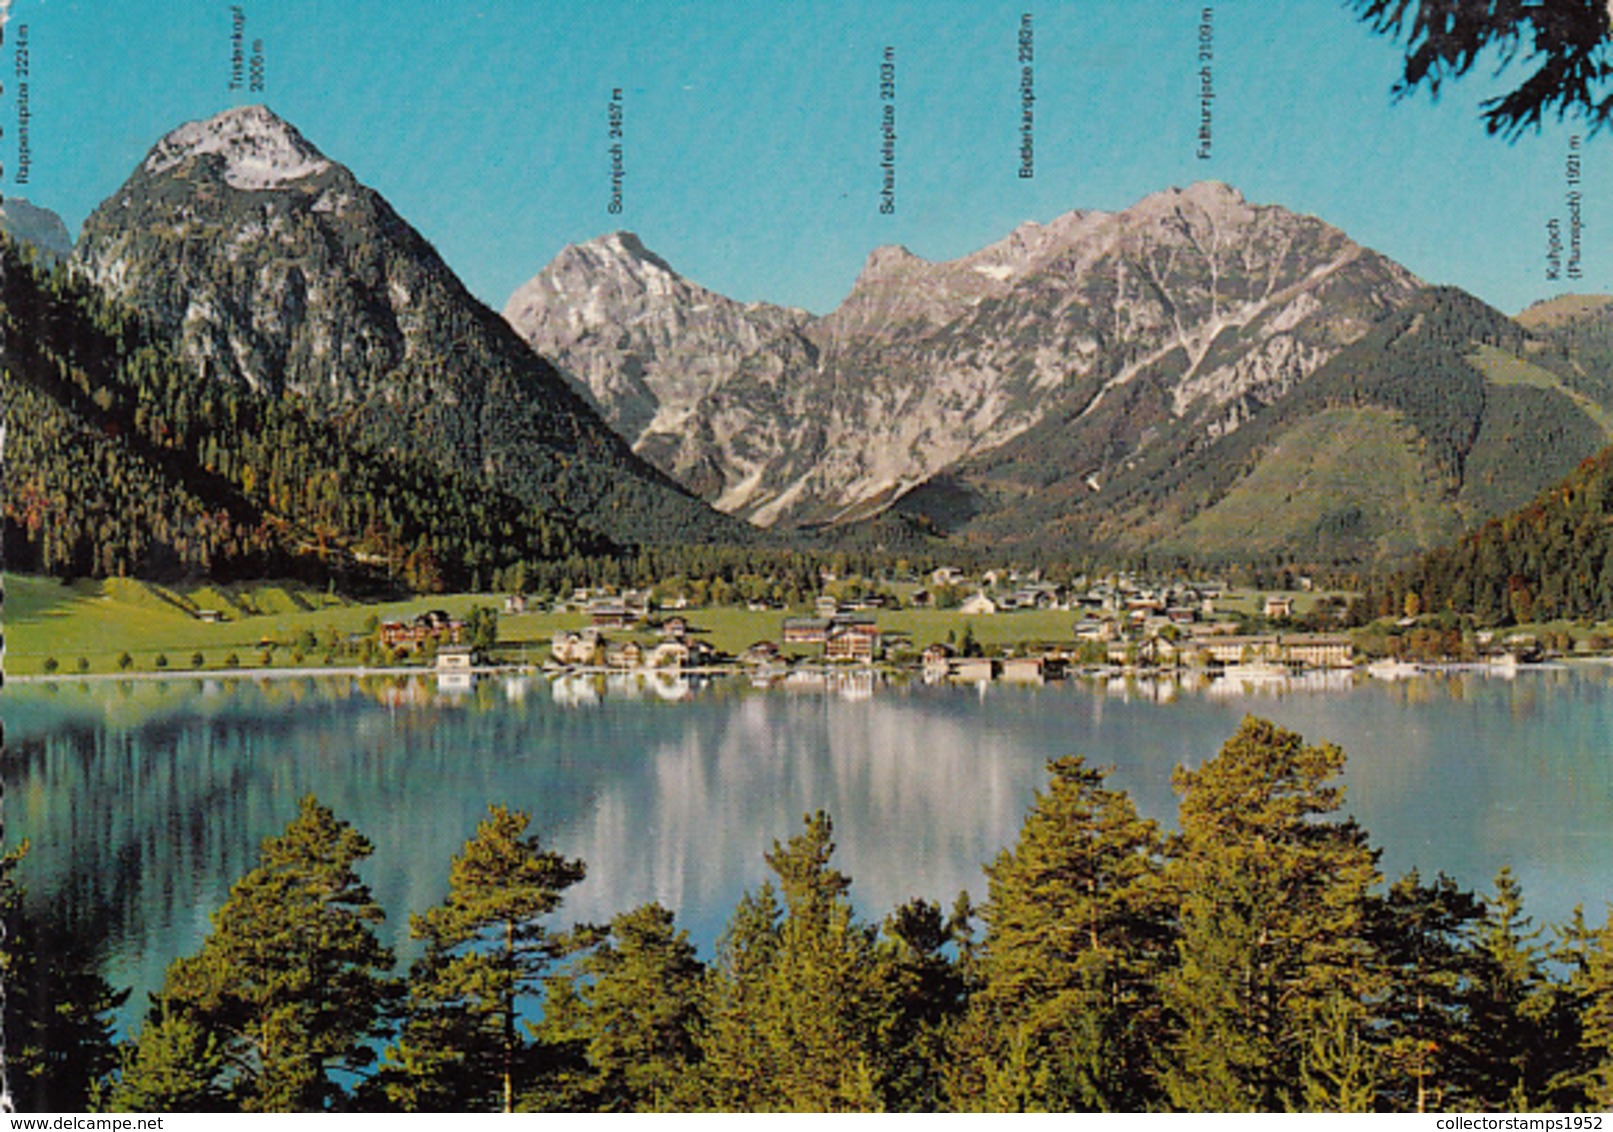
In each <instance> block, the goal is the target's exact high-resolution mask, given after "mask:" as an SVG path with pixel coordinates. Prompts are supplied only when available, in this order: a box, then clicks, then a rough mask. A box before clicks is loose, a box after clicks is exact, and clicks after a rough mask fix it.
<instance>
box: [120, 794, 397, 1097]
mask: <svg viewBox="0 0 1613 1132" xmlns="http://www.w3.org/2000/svg"><path fill="white" fill-rule="evenodd" d="M370 852H371V849H370V843H369V842H368V841H367V840H365V839H364V838H363V837H362V836H360V835H359V834H358V833H357V832H356V831H355V830H354V829H353V828H352V827H351V826H349V825H348V824H347V823H346V822H342V821H338V820H337V818H336V816H335V814H333V813H332V812H331V811H330V810H329V809H327V808H326V807H324V806H322V805H320V804H319V802H318V801H317V800H316V799H315V798H314V797H313V796H312V795H310V796H308V797H306V798H304V799H303V800H302V802H301V804H300V807H299V809H298V814H297V817H296V818H294V819H293V820H292V821H291V823H290V824H289V825H287V826H286V829H285V831H284V832H283V833H281V834H279V835H277V836H274V837H270V838H267V839H265V841H264V842H263V846H262V848H261V850H260V852H259V863H258V866H257V868H255V869H253V870H252V871H251V872H250V873H248V874H247V875H246V876H245V877H243V878H242V879H241V880H239V881H237V882H236V884H235V886H234V887H233V888H232V889H231V890H230V896H229V899H228V900H227V901H225V903H224V905H223V907H221V908H220V909H219V910H218V911H217V912H215V913H214V915H213V931H212V932H211V933H210V934H209V935H208V937H207V939H206V940H204V941H203V943H202V947H201V950H200V951H199V952H198V953H197V954H196V955H194V956H188V957H182V958H180V959H177V960H175V961H174V963H173V964H172V965H171V966H170V967H169V968H168V973H167V977H166V979H165V981H164V983H163V987H162V990H161V991H160V992H159V993H158V994H157V995H156V996H155V1001H154V1006H153V1010H152V1014H151V1016H150V1017H149V1018H148V1019H147V1021H146V1024H145V1025H144V1026H143V1027H142V1029H141V1031H140V1033H139V1034H138V1035H137V1036H136V1039H135V1043H134V1050H133V1052H132V1055H131V1056H129V1057H127V1058H126V1060H125V1063H124V1069H123V1073H122V1075H121V1079H120V1081H119V1082H118V1083H117V1084H116V1086H115V1088H114V1092H113V1095H114V1096H115V1097H123V1098H129V1097H140V1098H143V1099H144V1100H146V1101H148V1102H151V1103H152V1106H153V1107H156V1108H162V1107H166V1105H168V1104H191V1103H196V1102H197V1101H198V1100H199V1099H203V1098H206V1099H211V1098H212V1097H214V1096H218V1095H222V1096H224V1097H225V1098H227V1101H228V1103H229V1104H230V1105H231V1106H233V1107H238V1108H240V1109H243V1110H246V1111H256V1112H302V1111H320V1110H323V1109H327V1108H330V1107H331V1106H332V1105H334V1104H335V1103H337V1102H338V1100H339V1099H340V1098H341V1095H342V1089H341V1086H340V1085H339V1084H338V1078H337V1075H338V1074H343V1073H345V1074H351V1073H355V1072H358V1071H360V1070H362V1069H363V1068H365V1067H366V1066H368V1065H369V1064H370V1063H371V1062H372V1061H373V1060H374V1052H373V1049H372V1046H371V1042H372V1041H373V1040H374V1039H376V1038H378V1037H380V1036H381V1034H382V1033H383V1017H384V1010H385V1007H386V1005H387V1003H388V1001H389V999H390V997H391V994H392V989H393V988H392V984H391V982H390V980H389V979H388V977H387V974H386V973H387V971H388V970H389V969H390V968H391V966H392V954H391V952H390V951H388V950H387V949H386V948H385V947H383V946H382V945H381V943H380V941H379V940H378V939H377V938H376V935H375V925H376V924H378V923H379V922H380V921H381V919H382V912H381V909H380V906H379V905H377V904H376V903H375V901H374V899H372V897H371V896H370V890H369V888H368V886H366V885H365V884H364V883H363V882H362V881H360V880H359V878H358V874H357V872H356V871H355V866H356V865H357V863H358V862H360V861H362V860H364V859H365V858H366V857H368V856H369V855H370ZM209 1051H211V1052H209ZM188 1058H194V1059H195V1061H194V1062H193V1063H192V1065H191V1066H190V1067H187V1066H186V1065H185V1061H186V1059H188ZM214 1065H216V1066H217V1068H218V1073H217V1075H216V1076H212V1077H209V1076H208V1075H207V1073H206V1072H205V1069H206V1067H208V1066H214ZM170 1090H172V1092H171V1093H170V1092H169V1091H170ZM165 1096H166V1097H167V1099H166V1100H164V1098H165ZM159 1102H160V1103H159Z"/></svg>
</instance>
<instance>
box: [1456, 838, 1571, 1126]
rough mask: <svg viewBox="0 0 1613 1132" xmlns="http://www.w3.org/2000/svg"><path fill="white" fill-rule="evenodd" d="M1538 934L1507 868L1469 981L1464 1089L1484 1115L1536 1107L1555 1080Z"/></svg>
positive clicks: (1490, 904) (1550, 1007)
mask: <svg viewBox="0 0 1613 1132" xmlns="http://www.w3.org/2000/svg"><path fill="white" fill-rule="evenodd" d="M1540 935H1541V929H1539V928H1536V927H1534V926H1533V920H1532V918H1531V917H1529V916H1527V915H1526V914H1525V913H1524V910H1523V888H1522V886H1521V885H1520V884H1519V883H1518V881H1517V879H1516V878H1515V877H1514V876H1513V875H1512V870H1511V869H1509V868H1503V869H1502V870H1501V871H1500V872H1499V873H1498V874H1497V875H1496V878H1495V892H1494V894H1493V895H1492V896H1491V897H1490V898H1489V899H1488V900H1487V901H1486V902H1485V909H1484V916H1483V919H1482V920H1481V921H1480V924H1479V928H1478V935H1477V940H1476V946H1475V948H1474V950H1473V953H1472V956H1471V960H1470V968H1469V973H1468V980H1467V984H1468V991H1467V1036H1466V1041H1465V1042H1464V1053H1465V1055H1466V1057H1465V1062H1466V1064H1465V1066H1464V1078H1465V1082H1464V1083H1465V1086H1466V1089H1467V1091H1468V1095H1469V1097H1470V1098H1471V1100H1472V1103H1474V1104H1475V1105H1477V1106H1478V1107H1480V1108H1482V1109H1487V1110H1499V1109H1508V1110H1512V1111H1519V1110H1522V1109H1525V1108H1528V1107H1530V1106H1531V1105H1532V1104H1535V1103H1539V1102H1540V1101H1542V1100H1544V1095H1545V1092H1546V1086H1547V1083H1548V1081H1549V1080H1550V1079H1551V1077H1552V1076H1553V1075H1554V1071H1555V1068H1556V1067H1555V1065H1554V1064H1553V1057H1552V1052H1553V1047H1554V1045H1555V1043H1554V1042H1553V1040H1552V1037H1553V1035H1552V1034H1551V1031H1552V1029H1553V1026H1552V1022H1553V1018H1554V1014H1555V1002H1554V997H1555V996H1554V988H1553V987H1552V986H1551V983H1550V980H1549V979H1548V977H1547V974H1546V971H1545V967H1544V948H1543V947H1542V946H1541V945H1540V944H1539V942H1538V940H1539V938H1540Z"/></svg>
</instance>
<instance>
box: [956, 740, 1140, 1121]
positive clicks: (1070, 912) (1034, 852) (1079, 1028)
mask: <svg viewBox="0 0 1613 1132" xmlns="http://www.w3.org/2000/svg"><path fill="white" fill-rule="evenodd" d="M1048 770H1049V771H1050V773H1051V776H1052V777H1051V781H1050V782H1049V784H1048V787H1047V789H1046V790H1045V791H1040V792H1038V793H1037V796H1036V801H1035V804H1034V805H1033V806H1032V807H1031V811H1030V813H1029V814H1028V815H1027V816H1026V819H1025V824H1024V825H1023V826H1022V827H1021V828H1020V833H1019V840H1018V842H1017V843H1016V844H1015V846H1014V848H1013V849H1012V851H1009V850H1004V851H1003V853H1002V854H1001V855H1000V856H999V857H998V858H997V860H996V861H995V862H994V863H993V864H991V865H988V866H987V868H986V875H987V877H988V878H989V882H990V891H989V898H988V900H987V902H986V905H985V907H984V908H983V910H982V915H983V917H984V919H985V920H986V923H987V934H986V938H985V941H984V943H983V945H982V947H981V951H980V954H979V977H980V979H981V981H982V985H981V987H980V989H979V991H978V992H977V993H976V994H975V995H974V999H973V1003H972V1011H973V1012H974V1013H976V1014H978V1015H980V1016H981V1017H980V1018H978V1019H977V1020H974V1022H973V1024H972V1026H971V1035H970V1042H971V1045H972V1047H973V1048H972V1049H970V1050H969V1051H967V1053H968V1055H971V1056H973V1057H975V1058H977V1059H978V1060H979V1062H980V1065H981V1068H980V1072H979V1073H978V1074H977V1081H978V1086H979V1087H980V1088H982V1089H983V1090H984V1093H985V1095H984V1096H983V1097H979V1098H975V1100H974V1101H973V1102H969V1101H967V1100H966V1098H964V1097H959V1098H957V1099H958V1100H959V1101H960V1102H965V1103H979V1102H981V1101H984V1102H985V1103H986V1104H987V1105H988V1107H992V1108H998V1107H1004V1106H1010V1105H1011V1106H1013V1107H1035V1108H1046V1109H1052V1110H1055V1111H1062V1110H1068V1109H1099V1110H1108V1109H1128V1110H1134V1109H1138V1108H1141V1107H1143V1106H1145V1105H1146V1104H1147V1103H1148V1102H1149V1101H1150V1100H1151V1099H1152V1098H1153V1096H1154V1095H1155V1093H1156V1086H1155V1084H1154V1081H1153V1075H1152V1072H1151V1070H1152V1060H1153V1045H1154V1043H1155V1042H1156V1041H1157V1040H1158V1038H1159V1022H1160V1011H1159V1002H1158V998H1157V994H1156V991H1155V986H1156V979H1157V976H1158V974H1159V970H1160V968H1161V966H1162V965H1163V962H1164V959H1165V949H1166V946H1167V944H1168V940H1169V934H1168V929H1167V925H1166V917H1165V915H1164V913H1163V911H1162V910H1161V908H1160V904H1159V898H1158V888H1157V880H1158V872H1159V856H1158V854H1159V850H1160V839H1159V832H1158V827H1157V826H1156V825H1155V823H1154V822H1152V821H1148V820H1145V819H1143V818H1141V817H1139V816H1138V814H1137V810H1136V807H1135V806H1133V805H1132V802H1131V799H1130V798H1129V797H1128V796H1127V795H1126V794H1125V793H1124V792H1122V791H1116V790H1111V789H1109V788H1107V787H1106V786H1105V785H1104V778H1105V772H1104V771H1102V770H1098V769H1096V768H1093V767H1089V766H1087V765H1086V763H1085V761H1084V760H1082V759H1080V758H1063V759H1057V760H1055V761H1053V762H1050V763H1049V764H1048ZM1005 1073H1006V1074H1008V1075H1010V1076H1013V1077H1015V1078H1016V1079H1020V1078H1022V1079H1023V1085H1022V1086H1010V1085H1008V1084H1007V1083H1005V1082H1004V1081H1002V1080H998V1078H999V1077H1001V1076H1002V1075H1003V1074H1005Z"/></svg>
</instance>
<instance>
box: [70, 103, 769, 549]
mask: <svg viewBox="0 0 1613 1132" xmlns="http://www.w3.org/2000/svg"><path fill="white" fill-rule="evenodd" d="M73 262H74V264H75V266H76V267H77V268H78V270H79V271H80V272H81V273H82V274H83V275H84V276H86V277H88V278H89V279H90V280H91V281H93V282H94V283H95V284H97V285H98V286H99V287H101V288H102V289H103V290H104V291H105V292H106V293H108V294H109V295H110V296H111V297H112V298H113V299H115V300H119V301H121V302H123V303H126V304H128V305H129V306H131V307H133V308H134V309H135V310H137V311H138V312H139V313H141V314H142V315H143V316H145V317H146V318H147V319H148V320H149V321H150V322H151V323H152V324H153V326H154V327H155V328H156V329H157V330H158V331H159V332H160V333H161V334H162V335H164V337H165V338H167V339H168V340H169V341H171V342H172V344H173V347H174V349H175V351H176V353H177V354H178V355H179V356H180V357H181V358H182V359H183V360H185V361H186V362H188V363H189V364H190V366H191V367H192V368H193V369H194V370H195V371H196V372H197V374H198V375H199V376H200V377H201V378H202V379H203V380H204V381H221V382H228V383H232V384H235V385H242V386H246V387H247V388H249V389H251V390H253V391H256V392H260V393H263V394H266V395H269V396H272V397H280V396H284V395H291V396H295V397H298V398H302V399H305V400H306V401H309V402H312V403H314V404H315V405H317V406H318V407H319V408H320V410H321V411H322V412H325V413H328V414H329V415H330V416H331V417H332V418H333V419H335V420H337V421H338V422H340V423H341V425H342V427H343V430H344V433H345V434H346V435H347V436H348V437H349V438H350V439H351V440H352V441H353V442H354V443H359V444H363V445H365V446H367V447H369V448H371V449H375V450H381V451H388V450H390V451H395V452H400V453H422V454H425V455H427V456H429V457H431V458H433V459H436V460H437V461H439V462H440V463H441V464H442V465H443V466H445V467H446V468H448V469H450V470H452V471H453V472H455V473H456V474H466V475H472V476H480V477H484V478H486V479H487V480H488V481H489V482H492V483H494V484H496V485H497V487H498V488H499V489H500V490H504V491H510V492H513V493H514V494H516V495H518V496H520V497H522V498H525V499H527V500H529V501H531V502H533V503H536V504H538V505H540V506H542V507H544V508H546V509H559V510H562V511H570V512H572V513H575V514H578V515H584V516H591V517H594V518H597V519H598V520H599V525H600V527H601V529H604V530H605V531H606V532H607V533H610V534H613V535H616V536H619V537H622V538H624V539H628V540H636V539H638V538H641V537H645V536H646V535H647V534H650V533H651V532H657V531H658V532H661V533H663V534H665V535H666V536H667V537H703V535H709V534H711V533H712V532H716V531H723V532H729V533H732V532H733V531H734V530H736V529H737V527H736V525H735V524H733V523H732V522H730V521H727V520H724V519H723V518H722V517H721V516H718V515H715V514H713V513H712V512H711V511H710V509H709V508H707V507H705V506H704V505H703V504H701V503H700V502H699V501H698V500H697V499H694V498H693V497H692V496H690V495H689V494H688V493H686V492H685V491H684V490H683V489H682V488H680V487H678V486H677V485H676V484H674V483H673V482H672V481H671V480H669V479H668V478H667V477H665V476H664V475H662V474H661V473H659V472H657V471H656V470H655V469H653V468H652V467H650V466H649V465H647V464H645V463H644V462H643V461H641V460H640V459H639V458H638V457H636V456H634V455H633V453H632V452H631V451H630V450H629V449H628V447H627V446H626V444H624V443H623V442H622V440H621V438H620V437H619V436H617V435H616V434H615V433H614V432H613V431H612V430H611V429H610V428H609V427H608V426H606V425H605V423H604V422H603V421H601V420H600V418H599V416H598V415H597V414H596V413H595V412H594V411H593V409H592V408H590V407H589V406H588V405H587V404H586V403H585V401H584V400H583V399H582V398H581V397H579V396H578V395H577V393H576V391H575V390H574V388H573V387H572V385H571V384H569V383H568V382H566V381H564V380H563V379H562V378H560V377H559V375H558V374H556V373H555V371H554V369H553V368H552V367H551V366H550V365H549V364H548V363H547V362H545V361H544V360H543V359H541V358H539V357H537V356H536V355H534V354H533V353H532V352H531V351H530V350H529V349H528V348H527V347H526V346H525V345H524V344H523V343H522V342H521V341H520V340H519V339H518V338H517V337H516V336H515V334H514V333H513V332H512V331H511V330H510V328H509V326H508V324H506V323H505V322H504V321H503V320H502V319H500V318H499V317H498V316H497V315H496V314H494V313H493V312H492V311H490V310H488V309H487V308H486V307H485V306H483V305H482V304H481V303H480V302H479V301H477V300H476V299H475V298H474V297H472V296H471V295H470V293H469V292H468V291H467V290H466V289H465V287H464V285H463V284H462V283H461V282H460V280H459V279H458V278H457V277H456V276H455V275H454V273H453V272H452V271H451V270H450V269H449V268H448V266H447V265H446V264H445V263H444V262H443V261H442V259H441V257H440V256H439V255H438V254H437V252H436V250H435V249H434V248H433V247H432V246H431V245H430V244H429V243H428V242H427V241H426V240H425V239H424V238H423V237H422V236H421V235H420V234H419V233H418V232H417V231H415V229H414V228H412V227H410V225H409V224H408V223H407V222H406V221H404V220H403V219H402V218H401V217H400V216H399V215H398V214H397V213H396V212H395V211H394V210H393V209H392V208H391V206H390V205H389V204H388V203H387V202H386V201H385V200H384V199H383V198H382V197H381V196H380V194H378V193H376V192H375V191H374V190H372V189H370V188H368V187H366V186H364V185H362V184H360V183H359V181H358V180H357V179H356V178H355V177H354V176H353V174H352V173H351V172H350V171H349V170H348V169H346V168H345V167H344V166H342V165H341V164H340V163H338V162H336V161H333V160H331V159H330V158H328V157H326V156H325V155H324V154H323V153H321V152H320V151H319V150H318V149H317V148H316V147H315V146H314V145H313V144H312V143H311V142H309V141H308V140H307V139H305V138H304V137H303V136H302V135H301V134H300V133H299V132H298V131H297V130H296V129H295V128H294V127H293V126H291V125H290V124H289V123H287V122H285V121H283V120H282V119H280V118H279V117H277V116H276V115H275V114H274V113H273V112H272V111H270V110H269V109H268V108H266V107H263V106H249V107H243V108H239V109H234V110H228V111H225V112H223V113H221V114H218V115H216V116H215V117H213V118H210V119H208V120H206V121H203V122H192V123H187V124H185V125H182V126H180V127H179V128H178V129H175V130H174V131H172V132H171V133H169V134H168V135H167V136H165V137H163V138H162V139H161V140H159V141H158V142H157V144H156V145H155V146H153V147H152V149H151V151H150V153H149V154H148V156H147V157H146V158H145V160H144V161H142V162H141V163H140V165H139V166H137V167H136V169H135V170H134V172H133V173H132V174H131V175H130V177H129V179H128V180H127V181H126V182H125V184H124V185H123V187H122V188H120V189H119V190H118V191H117V192H116V193H114V194H113V195H112V196H111V197H110V198H108V199H107V200H106V201H105V202H104V203H103V204H102V205H101V206H100V207H99V208H98V209H96V211H95V212H94V214H93V215H91V216H90V218H89V220H88V221H86V223H85V225H84V232H83V235H82V237H81V239H80V241H79V244H78V246H77V248H76V249H75V251H74V255H73ZM725 537H726V536H725Z"/></svg>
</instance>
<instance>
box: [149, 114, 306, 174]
mask: <svg viewBox="0 0 1613 1132" xmlns="http://www.w3.org/2000/svg"><path fill="white" fill-rule="evenodd" d="M204 154H217V155H219V156H220V157H222V158H223V159H224V180H225V183H226V184H228V185H230V186H231V187H233V188H237V189H245V190H248V191H259V190H264V189H277V188H280V187H281V186H283V185H286V184H288V183H290V182H292V181H299V180H301V179H303V178H304V177H311V176H313V175H315V174H317V173H322V172H324V171H325V170H326V169H328V168H329V167H330V162H329V161H328V160H326V158H325V155H324V154H322V153H320V152H319V150H318V149H316V148H314V146H313V145H312V144H311V143H310V142H308V140H307V139H305V138H304V137H303V136H302V135H301V134H300V133H298V132H297V129H296V127H294V126H292V125H291V124H290V123H289V122H286V121H284V120H283V119H281V118H280V117H278V116H277V115H276V114H275V113H274V112H273V111H272V110H270V109H269V108H268V107H267V106H243V107H239V108H237V109H233V110H226V111H224V112H223V113H221V114H215V115H214V116H213V117H211V118H208V119H207V120H206V121H202V122H187V123H185V124H184V125H183V126H180V127H179V128H178V129H176V130H173V131H172V132H170V133H169V134H167V135H166V136H165V137H164V138H163V139H162V140H161V141H159V142H158V143H157V144H156V146H155V147H153V148H152V151H151V154H150V156H148V157H147V158H146V163H145V169H146V172H148V173H164V172H166V171H168V170H169V169H173V168H175V167H177V166H179V165H181V164H183V163H184V162H186V161H189V160H191V159H192V158H195V157H199V156H202V155H204Z"/></svg>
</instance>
